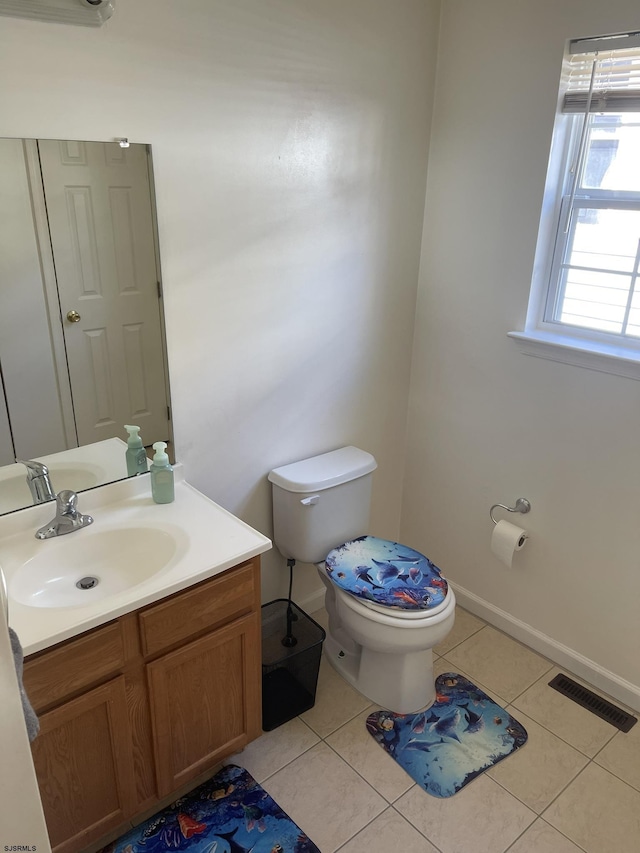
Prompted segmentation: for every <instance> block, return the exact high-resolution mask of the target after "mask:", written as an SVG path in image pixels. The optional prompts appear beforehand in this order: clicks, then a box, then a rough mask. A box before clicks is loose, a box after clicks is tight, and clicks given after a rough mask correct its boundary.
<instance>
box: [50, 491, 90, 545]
mask: <svg viewBox="0 0 640 853" xmlns="http://www.w3.org/2000/svg"><path fill="white" fill-rule="evenodd" d="M77 504H78V496H77V494H76V493H75V492H72V491H71V490H70V489H63V490H62V491H61V492H58V494H57V496H56V517H55V518H54V519H53V520H52V521H50V522H49V524H45V525H44V527H41V528H40V530H38V532H37V533H36V539H53V537H54V536H63V535H64V534H65V533H73V531H74V530H80V528H81V527H87V525H89V524H93V517H92V516H90V515H83V514H82V513H81V512H78V508H77Z"/></svg>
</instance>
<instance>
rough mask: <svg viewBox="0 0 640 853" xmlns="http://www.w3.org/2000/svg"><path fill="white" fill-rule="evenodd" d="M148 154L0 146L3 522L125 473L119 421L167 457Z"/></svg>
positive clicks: (110, 146) (76, 145)
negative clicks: (31, 479)
mask: <svg viewBox="0 0 640 853" xmlns="http://www.w3.org/2000/svg"><path fill="white" fill-rule="evenodd" d="M170 413H171V409H170V399H169V382H168V372H167V361H166V345H165V334H164V321H163V306H162V292H161V286H160V263H159V252H158V241H157V228H156V216H155V200H154V188H153V178H152V168H151V152H150V147H149V146H147V145H140V144H131V145H128V144H126V142H125V141H123V142H122V143H119V142H117V141H116V142H80V141H76V140H41V139H38V140H36V139H0V513H2V512H10V511H13V510H15V509H21V508H23V507H25V506H30V505H31V504H32V503H33V498H32V494H31V492H30V489H29V486H28V484H27V469H26V466H24V465H23V464H22V463H21V462H19V461H18V460H40V461H43V462H44V463H45V464H46V465H47V466H48V468H49V474H50V478H51V482H52V486H53V489H54V491H56V492H57V491H60V490H61V489H73V490H74V491H79V490H80V491H81V490H83V489H86V488H92V487H94V486H98V485H103V484H105V483H108V482H113V481H114V480H118V479H122V478H124V477H126V476H127V468H126V463H125V450H126V444H125V442H126V438H127V433H126V431H125V430H124V424H136V425H138V426H140V435H141V437H142V439H143V442H144V445H145V446H146V447H150V446H151V445H152V444H153V442H155V441H166V442H167V443H169V445H170V446H171V447H172V434H171V422H170Z"/></svg>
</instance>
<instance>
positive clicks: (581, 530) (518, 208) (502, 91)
mask: <svg viewBox="0 0 640 853" xmlns="http://www.w3.org/2000/svg"><path fill="white" fill-rule="evenodd" d="M639 25H640V13H639V11H638V4H637V1H636V0H608V2H607V3H606V4H605V3H602V2H600V0H562V2H559V0H548V2H541V0H520V2H518V3H514V2H513V0H483V2H478V0H445V2H444V3H443V17H442V30H441V40H440V44H439V59H438V74H437V84H436V102H435V112H434V116H433V134H432V139H431V146H430V156H429V173H428V185H427V205H426V217H425V229H424V237H423V255H422V266H421V275H420V285H419V298H418V307H417V320H416V340H415V347H414V356H413V372H412V383H411V393H410V411H409V441H408V453H407V468H406V476H405V491H404V502H403V515H402V531H401V533H402V538H403V541H405V542H407V543H409V544H412V545H414V546H416V547H418V548H421V549H423V550H425V551H426V553H427V554H429V555H430V556H431V557H432V559H434V560H435V561H436V562H437V563H438V564H439V565H440V566H441V567H442V569H443V570H444V572H445V573H446V575H447V576H449V577H450V578H451V579H452V580H453V581H454V582H455V583H457V585H458V586H459V588H461V589H462V595H461V596H460V597H461V599H462V601H463V603H465V604H466V605H467V606H470V607H471V608H472V609H475V610H476V612H478V613H481V614H482V615H485V616H488V617H489V618H490V619H491V620H492V621H493V622H494V623H495V624H497V625H498V626H500V627H503V628H505V629H506V630H508V631H510V632H511V633H513V634H514V635H515V636H518V637H520V638H521V639H524V640H525V641H526V642H529V643H531V644H532V645H534V647H537V648H539V649H541V650H542V651H545V652H546V653H548V654H551V655H554V656H555V658H556V659H557V660H560V661H567V662H571V663H572V665H573V667H574V669H575V670H576V671H578V672H579V673H580V672H582V673H584V674H585V675H588V676H589V677H591V678H592V679H593V680H594V681H595V682H596V683H600V684H601V685H603V686H604V687H605V689H607V688H608V689H609V690H610V691H611V692H614V694H615V695H617V696H618V697H619V698H621V699H622V700H623V701H624V700H626V701H628V702H633V703H634V704H635V706H636V707H638V708H640V629H639V627H638V625H639V623H638V603H639V601H640V524H639V523H638V519H639V518H640V453H639V452H638V436H639V435H640V406H639V405H638V404H639V402H640V383H638V382H636V381H633V380H630V379H624V378H620V377H616V376H611V375H605V374H602V373H596V372H593V371H589V370H585V369H583V368H578V367H572V366H568V365H563V364H558V363H555V362H551V361H545V360H542V359H538V358H532V357H529V356H525V355H523V354H521V353H520V352H519V351H518V349H517V346H516V344H515V342H514V341H513V340H511V339H508V338H507V332H509V331H510V330H513V329H522V328H523V324H524V319H525V314H526V308H527V299H528V292H529V285H530V281H531V273H532V265H533V257H534V249H535V244H536V237H537V227H538V219H539V215H540V205H541V200H542V191H543V186H544V182H545V173H546V166H547V158H548V154H549V145H550V140H551V132H552V127H553V121H554V111H555V105H556V99H557V93H558V81H559V73H560V65H561V58H562V53H563V49H564V43H565V40H566V39H568V38H575V37H579V36H590V35H598V34H603V33H615V32H620V31H624V30H628V29H638V27H639ZM518 497H525V498H528V499H529V500H530V501H531V503H532V507H533V508H532V511H531V513H530V514H529V515H528V516H526V517H522V516H516V517H515V520H516V523H520V524H522V525H523V526H526V527H527V528H528V529H529V531H530V534H531V538H530V541H529V543H528V544H527V546H526V547H525V549H524V550H523V551H522V552H521V553H520V554H518V555H517V558H516V560H515V561H514V568H513V569H512V570H511V571H509V570H508V569H506V567H504V566H503V565H502V564H501V563H500V562H498V561H497V560H496V558H495V557H494V556H493V555H492V553H491V552H490V549H489V544H490V537H491V532H492V524H491V521H490V519H489V507H490V506H491V504H493V503H497V502H499V503H508V504H510V505H513V504H514V503H515V500H516V498H518ZM509 520H513V517H511V518H510V519H509ZM566 665H568V663H567V664H566Z"/></svg>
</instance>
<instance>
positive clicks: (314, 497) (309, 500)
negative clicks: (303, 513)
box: [300, 495, 320, 506]
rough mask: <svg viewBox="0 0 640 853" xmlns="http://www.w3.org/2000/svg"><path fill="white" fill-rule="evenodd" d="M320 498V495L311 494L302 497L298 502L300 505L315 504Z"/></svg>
mask: <svg viewBox="0 0 640 853" xmlns="http://www.w3.org/2000/svg"><path fill="white" fill-rule="evenodd" d="M319 500H320V495H311V496H310V497H308V498H302V500H301V501H300V503H301V504H302V506H315V505H316V504H317V503H318V501H319Z"/></svg>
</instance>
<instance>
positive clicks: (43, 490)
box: [17, 459, 56, 504]
mask: <svg viewBox="0 0 640 853" xmlns="http://www.w3.org/2000/svg"><path fill="white" fill-rule="evenodd" d="M17 461H18V462H20V463H21V464H22V465H24V466H26V469H27V485H28V486H29V491H30V492H31V497H32V498H33V502H34V504H43V503H46V502H47V501H52V500H54V498H55V496H56V493H55V492H54V491H53V486H52V485H51V480H50V478H49V469H48V468H47V466H46V465H43V464H42V462H33V461H32V460H31V459H29V460H25V459H18V460H17Z"/></svg>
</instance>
